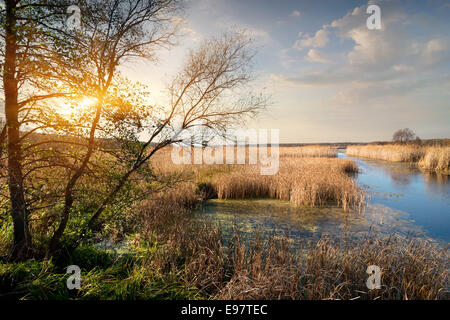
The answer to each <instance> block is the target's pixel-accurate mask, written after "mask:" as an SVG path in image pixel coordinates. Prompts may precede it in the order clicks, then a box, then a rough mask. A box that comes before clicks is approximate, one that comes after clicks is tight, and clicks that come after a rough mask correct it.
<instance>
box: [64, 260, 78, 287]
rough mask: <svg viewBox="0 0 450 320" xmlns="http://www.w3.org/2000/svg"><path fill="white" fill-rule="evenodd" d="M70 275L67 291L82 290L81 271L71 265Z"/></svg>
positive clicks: (69, 268) (68, 271) (69, 267)
mask: <svg viewBox="0 0 450 320" xmlns="http://www.w3.org/2000/svg"><path fill="white" fill-rule="evenodd" d="M66 273H68V274H71V276H70V277H69V278H67V282H66V285H67V289H69V290H73V289H77V290H79V289H80V288H81V269H80V267H79V266H77V265H71V266H68V267H67V272H66Z"/></svg>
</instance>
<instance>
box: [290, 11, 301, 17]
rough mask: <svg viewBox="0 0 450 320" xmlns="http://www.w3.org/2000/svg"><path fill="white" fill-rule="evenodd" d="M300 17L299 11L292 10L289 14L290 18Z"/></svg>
mask: <svg viewBox="0 0 450 320" xmlns="http://www.w3.org/2000/svg"><path fill="white" fill-rule="evenodd" d="M300 15H301V12H300V10H294V11H292V13H291V17H300Z"/></svg>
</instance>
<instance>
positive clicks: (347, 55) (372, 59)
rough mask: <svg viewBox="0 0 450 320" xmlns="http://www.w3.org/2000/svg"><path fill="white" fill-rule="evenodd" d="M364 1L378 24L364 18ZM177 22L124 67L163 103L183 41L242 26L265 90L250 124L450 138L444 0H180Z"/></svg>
mask: <svg viewBox="0 0 450 320" xmlns="http://www.w3.org/2000/svg"><path fill="white" fill-rule="evenodd" d="M369 4H377V5H378V6H379V7H380V9H381V23H382V29H381V30H369V29H368V28H367V26H366V20H367V18H368V17H369V14H367V13H366V9H367V7H368V5H369ZM180 21H181V22H182V25H183V32H184V34H185V37H183V38H180V45H179V46H177V47H176V48H174V49H173V50H171V51H170V52H160V55H159V56H160V59H159V63H158V64H156V65H154V64H149V63H147V64H139V65H130V66H128V67H127V69H126V73H127V74H128V75H129V76H130V77H131V78H135V79H137V80H140V81H142V82H144V83H146V84H149V85H150V88H151V89H152V91H153V93H154V97H155V99H156V100H158V99H161V103H163V100H164V98H163V97H164V93H163V92H164V88H165V84H166V83H167V82H168V79H169V78H170V76H171V75H173V74H174V73H175V72H176V70H178V69H179V67H180V66H181V64H182V61H183V56H184V55H185V53H186V50H187V49H188V48H190V47H195V46H196V44H197V43H199V42H200V41H201V40H202V39H204V38H207V37H209V36H213V35H217V34H220V33H222V32H224V31H226V30H229V29H230V28H238V29H241V28H242V29H246V30H247V32H248V33H249V34H250V35H252V36H253V37H254V39H255V45H256V47H257V48H258V54H257V56H256V58H255V59H256V60H255V65H254V70H255V74H256V75H257V80H256V82H255V84H254V86H255V89H256V90H261V91H263V92H265V93H266V94H269V95H271V97H272V104H271V105H270V106H269V108H268V110H267V112H265V113H264V114H262V115H261V116H260V117H259V118H258V119H257V121H253V122H250V123H249V124H248V125H249V126H250V127H252V128H266V129H271V128H277V129H280V137H281V142H284V143H287V142H308V143H312V142H337V141H375V140H389V139H390V138H391V136H392V133H393V131H395V130H396V129H399V128H403V127H410V128H411V129H413V130H414V131H415V132H416V133H417V134H418V135H419V136H420V137H422V138H435V137H436V138H443V137H447V138H450V120H449V119H450V94H449V92H450V90H449V88H450V1H445V0H443V1H438V0H428V1H427V0H425V1H424V0H422V1H413V0H411V1H394V0H393V1H369V2H367V1H351V0H350V1H337V0H315V1H300V0H285V1H283V0H281V1H273V0H272V1H265V0H264V1H263V0H187V3H186V10H185V13H184V15H183V16H182V17H180ZM158 102H160V101H158Z"/></svg>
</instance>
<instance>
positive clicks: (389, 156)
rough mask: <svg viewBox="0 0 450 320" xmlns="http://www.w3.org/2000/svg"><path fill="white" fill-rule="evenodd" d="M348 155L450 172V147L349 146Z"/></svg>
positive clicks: (412, 145) (413, 145)
mask: <svg viewBox="0 0 450 320" xmlns="http://www.w3.org/2000/svg"><path fill="white" fill-rule="evenodd" d="M347 154H348V155H350V156H355V157H365V158H371V159H379V160H386V161H393V162H412V163H417V164H418V165H419V167H420V168H422V169H424V170H430V171H437V172H443V173H449V172H450V146H420V145H415V144H411V145H395V144H388V145H366V146H349V147H347Z"/></svg>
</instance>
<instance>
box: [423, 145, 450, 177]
mask: <svg viewBox="0 0 450 320" xmlns="http://www.w3.org/2000/svg"><path fill="white" fill-rule="evenodd" d="M419 167H421V168H423V169H426V170H430V171H439V172H444V173H449V174H450V147H428V148H427V149H426V151H425V155H424V156H423V158H422V159H420V161H419Z"/></svg>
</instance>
